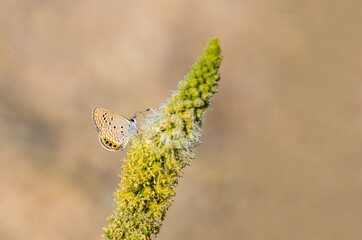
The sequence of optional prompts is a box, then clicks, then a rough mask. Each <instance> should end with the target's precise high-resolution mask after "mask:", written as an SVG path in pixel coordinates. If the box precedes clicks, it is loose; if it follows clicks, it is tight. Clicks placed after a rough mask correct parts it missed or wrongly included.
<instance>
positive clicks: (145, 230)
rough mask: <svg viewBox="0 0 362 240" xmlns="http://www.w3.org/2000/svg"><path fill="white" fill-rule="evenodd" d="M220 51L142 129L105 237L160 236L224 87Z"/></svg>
mask: <svg viewBox="0 0 362 240" xmlns="http://www.w3.org/2000/svg"><path fill="white" fill-rule="evenodd" d="M220 62H221V58H220V47H219V41H218V39H217V38H214V39H211V40H210V41H209V43H208V46H207V47H206V48H205V50H204V53H203V54H202V55H201V56H200V57H199V59H198V61H197V62H196V63H195V64H194V65H193V66H192V67H191V70H190V72H189V73H188V74H187V75H186V77H185V79H184V80H182V81H180V82H179V84H178V90H176V91H174V92H173V94H172V96H171V97H170V98H169V99H168V100H167V101H166V102H165V103H163V104H161V106H160V107H159V110H153V112H152V113H151V114H150V115H148V116H147V118H145V120H144V122H143V123H141V126H140V130H139V131H138V134H137V135H136V136H135V137H134V138H133V139H131V143H130V148H129V150H128V153H127V158H125V159H124V165H123V172H122V175H121V178H122V181H121V183H120V184H119V189H117V191H116V192H115V193H114V203H115V206H116V209H115V210H114V213H113V214H112V216H110V217H109V218H108V221H109V223H108V225H107V226H106V227H104V234H103V236H104V237H106V238H108V239H113V240H121V239H125V240H126V239H128V240H136V239H137V240H150V239H151V238H154V237H155V236H156V235H157V233H158V232H159V231H160V227H161V225H162V221H163V219H164V217H165V214H166V211H167V209H168V208H169V207H170V205H171V202H172V197H173V196H175V194H176V186H177V182H178V180H179V178H180V177H181V175H182V172H181V171H182V169H183V168H184V167H185V166H187V165H189V164H190V161H191V160H192V159H193V157H194V154H193V148H194V147H195V146H196V145H198V144H200V143H201V123H202V121H203V114H204V113H205V111H206V110H207V108H208V107H209V104H210V102H209V101H210V98H211V97H212V96H213V95H214V94H215V93H216V91H217V82H218V81H219V78H220V77H219V73H218V69H219V65H220Z"/></svg>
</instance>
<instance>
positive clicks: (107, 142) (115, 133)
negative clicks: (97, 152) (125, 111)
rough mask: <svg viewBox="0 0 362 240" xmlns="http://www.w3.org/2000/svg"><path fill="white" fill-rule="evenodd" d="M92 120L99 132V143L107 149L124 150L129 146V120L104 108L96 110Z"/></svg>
mask: <svg viewBox="0 0 362 240" xmlns="http://www.w3.org/2000/svg"><path fill="white" fill-rule="evenodd" d="M92 118H93V123H94V126H95V127H96V129H97V131H98V132H99V141H100V142H101V144H102V146H103V147H104V148H105V149H107V150H118V149H120V148H121V149H122V150H123V149H124V148H125V147H126V146H127V143H128V141H129V136H128V130H129V127H130V125H131V122H130V121H129V120H128V119H127V118H125V117H123V116H121V115H119V114H117V113H114V112H111V111H108V110H106V109H103V108H94V109H93V111H92Z"/></svg>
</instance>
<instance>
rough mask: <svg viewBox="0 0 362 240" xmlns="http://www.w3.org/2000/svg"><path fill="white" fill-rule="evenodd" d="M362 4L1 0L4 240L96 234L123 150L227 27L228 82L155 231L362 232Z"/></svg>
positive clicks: (0, 219)
mask: <svg viewBox="0 0 362 240" xmlns="http://www.w3.org/2000/svg"><path fill="white" fill-rule="evenodd" d="M361 9H362V4H354V3H352V2H349V1H344V2H342V1H326V0H325V1H287V0H284V1H283V0H279V1H267V0H261V1H251V0H239V1H237V0H223V1H222V0H218V1H206V0H203V1H190V0H186V1H185V0H184V1H166V0H163V1H162V0H154V1H124V0H110V1H94V0H88V1H86V0H80V1H67V0H62V1H61V0H57V1H35V0H33V1H20V0H18V1H11V0H0V124H1V127H0V239H1V240H15V239H16V240H18V239H31V240H45V239H46V240H49V239H51V240H64V239H69V240H78V239H79V240H80V239H82V240H84V239H88V240H92V239H100V235H101V233H102V227H103V226H104V225H105V224H106V217H107V216H109V215H110V214H111V212H112V209H113V208H112V203H113V196H112V194H113V192H114V190H115V188H116V186H117V183H118V182H119V181H120V178H119V177H118V175H119V174H120V173H121V162H120V160H121V159H122V158H123V157H124V156H125V153H124V152H108V151H105V150H104V149H103V148H102V147H101V146H100V144H99V142H98V140H97V133H96V131H95V129H94V128H93V126H92V123H91V118H90V114H91V109H92V108H93V107H95V106H98V107H104V108H108V109H111V110H113V111H116V112H119V113H121V114H123V115H125V116H132V114H134V112H135V111H140V110H143V109H145V108H148V107H151V108H157V107H158V105H159V104H160V103H161V102H163V101H164V100H165V99H166V98H167V97H168V96H169V94H170V92H169V90H173V89H175V88H176V86H177V82H178V81H179V80H181V79H182V78H183V76H184V75H186V73H187V72H188V70H189V67H190V66H191V65H192V64H193V63H194V61H195V60H196V59H197V57H198V55H200V54H201V53H202V49H203V46H205V44H206V42H207V41H208V39H209V38H210V37H213V36H217V37H219V38H220V44H221V47H222V50H223V56H224V60H223V62H222V66H221V69H220V71H221V75H222V80H221V81H220V88H219V93H218V94H217V95H216V96H215V98H214V99H213V104H212V108H213V110H212V111H209V112H208V113H207V115H206V122H205V124H204V128H203V134H204V136H203V144H202V145H201V146H199V147H198V148H197V150H196V154H197V157H196V159H195V160H194V161H193V163H192V166H191V167H188V168H186V169H185V170H184V172H185V174H184V177H183V178H182V179H181V181H180V184H179V187H178V190H177V191H178V193H177V196H176V197H175V199H174V203H173V205H172V207H171V208H170V209H169V211H168V213H167V216H166V219H165V222H164V225H163V228H162V231H161V233H160V234H159V237H158V239H159V240H166V239H168V240H169V239H172V240H181V239H182V240H184V239H191V240H192V239H211V240H216V239H231V240H237V239H245V240H259V239H260V240H266V239H268V240H270V239H275V240H290V239H293V240H305V239H317V240H324V239H328V240H331V239H349V240H351V239H362V230H361V226H362V174H361V173H362V147H361V146H362V81H361V76H362V67H361V65H362V44H361V43H362V28H361V22H362V17H361V16H362V11H361Z"/></svg>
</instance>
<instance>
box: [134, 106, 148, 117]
mask: <svg viewBox="0 0 362 240" xmlns="http://www.w3.org/2000/svg"><path fill="white" fill-rule="evenodd" d="M150 110H151V109H150V108H147V109H146V110H144V111H142V112H139V111H137V112H136V113H135V114H134V117H135V118H136V117H137V115H138V114H142V115H143V117H144V116H145V115H144V114H143V113H144V112H148V111H150Z"/></svg>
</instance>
